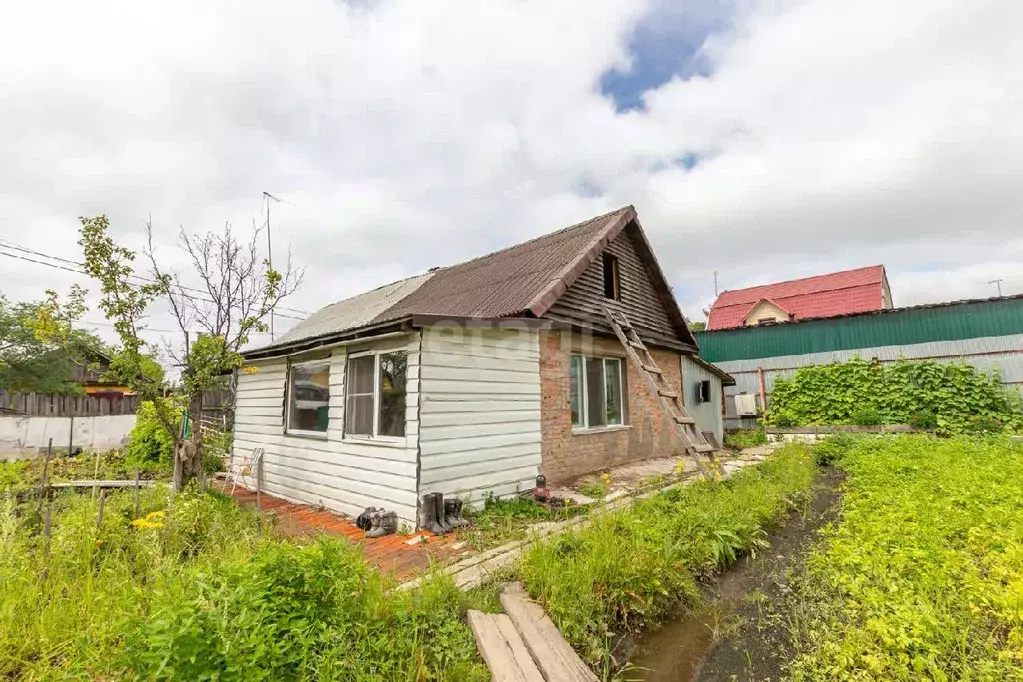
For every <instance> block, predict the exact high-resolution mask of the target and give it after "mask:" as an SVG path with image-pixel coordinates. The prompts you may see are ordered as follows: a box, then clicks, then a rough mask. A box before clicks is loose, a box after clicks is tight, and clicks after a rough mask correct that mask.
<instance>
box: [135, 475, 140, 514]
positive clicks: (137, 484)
mask: <svg viewBox="0 0 1023 682" xmlns="http://www.w3.org/2000/svg"><path fill="white" fill-rule="evenodd" d="M138 517H139V468H138V467H135V518H136V519H137V518H138Z"/></svg>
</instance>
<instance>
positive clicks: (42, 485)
mask: <svg viewBox="0 0 1023 682" xmlns="http://www.w3.org/2000/svg"><path fill="white" fill-rule="evenodd" d="M52 455H53V439H52V438H51V439H50V442H49V444H47V446H46V459H44V460H43V475H42V476H41V477H40V478H39V513H40V514H42V513H43V496H44V495H45V494H46V479H47V477H48V476H49V474H50V457H51V456H52Z"/></svg>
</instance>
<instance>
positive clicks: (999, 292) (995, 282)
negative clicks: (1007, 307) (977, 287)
mask: <svg viewBox="0 0 1023 682" xmlns="http://www.w3.org/2000/svg"><path fill="white" fill-rule="evenodd" d="M1003 281H1004V280H1001V279H993V280H991V281H990V282H988V284H994V285H995V286H997V287H998V298H1001V297H1002V282H1003Z"/></svg>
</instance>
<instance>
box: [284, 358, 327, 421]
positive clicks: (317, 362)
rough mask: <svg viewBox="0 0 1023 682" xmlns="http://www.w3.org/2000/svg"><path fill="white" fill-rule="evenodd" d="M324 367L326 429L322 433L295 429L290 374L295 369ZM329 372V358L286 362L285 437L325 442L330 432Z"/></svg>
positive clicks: (291, 375)
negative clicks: (292, 414) (292, 424)
mask: <svg viewBox="0 0 1023 682" xmlns="http://www.w3.org/2000/svg"><path fill="white" fill-rule="evenodd" d="M317 366H325V367H326V368H327V428H326V429H324V430H323V431H312V430H310V429H296V428H292V426H291V392H292V388H293V386H292V377H293V376H294V375H293V374H292V372H293V371H294V369H295V368H296V367H317ZM330 370H331V358H330V357H326V358H316V359H313V360H296V361H291V360H289V361H288V374H287V377H286V378H285V381H286V382H287V384H286V388H287V390H286V392H285V393H286V400H285V401H284V434H285V435H287V436H301V437H303V438H320V439H323V440H325V439H326V438H327V433H328V432H329V431H330V398H331V395H330Z"/></svg>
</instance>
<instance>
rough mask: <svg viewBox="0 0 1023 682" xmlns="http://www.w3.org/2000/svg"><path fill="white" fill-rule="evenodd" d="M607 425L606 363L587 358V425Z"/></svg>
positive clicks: (597, 359)
mask: <svg viewBox="0 0 1023 682" xmlns="http://www.w3.org/2000/svg"><path fill="white" fill-rule="evenodd" d="M605 424H607V414H606V412H605V407H604V361H603V360H601V359H600V358H586V425H587V426H589V427H594V426H604V425H605Z"/></svg>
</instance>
